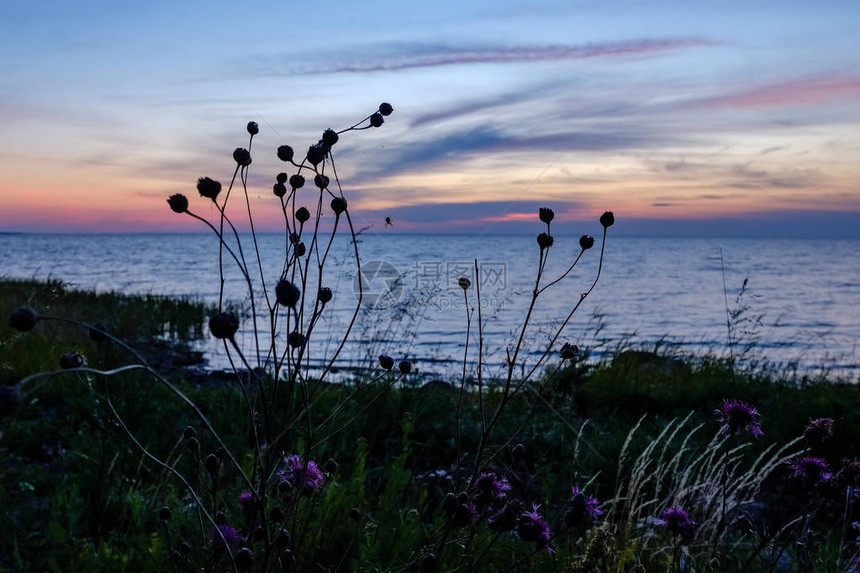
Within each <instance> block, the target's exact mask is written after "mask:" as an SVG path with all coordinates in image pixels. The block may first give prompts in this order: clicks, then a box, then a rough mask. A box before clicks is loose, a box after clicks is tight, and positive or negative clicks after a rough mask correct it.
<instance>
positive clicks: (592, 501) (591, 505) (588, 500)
mask: <svg viewBox="0 0 860 573" xmlns="http://www.w3.org/2000/svg"><path fill="white" fill-rule="evenodd" d="M570 493H571V495H572V496H573V497H574V498H578V497H579V496H583V498H584V501H585V511H586V513H588V515H590V516H591V517H592V519H597V518H598V517H600V516H601V515H603V508H602V507H601V506H600V502H599V501H598V500H597V498H596V497H594V496H593V495H589V496H587V497H586V496H585V492H583V491H582V490H581V489H579V488H578V487H576V486H573V487H572V488H570Z"/></svg>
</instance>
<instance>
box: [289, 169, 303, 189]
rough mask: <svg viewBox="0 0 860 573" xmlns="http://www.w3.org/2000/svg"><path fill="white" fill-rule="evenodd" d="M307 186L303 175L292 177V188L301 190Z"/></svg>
mask: <svg viewBox="0 0 860 573" xmlns="http://www.w3.org/2000/svg"><path fill="white" fill-rule="evenodd" d="M304 186H305V178H304V176H302V175H299V174H298V173H296V174H295V175H291V176H290V187H292V188H293V189H301V188H302V187H304Z"/></svg>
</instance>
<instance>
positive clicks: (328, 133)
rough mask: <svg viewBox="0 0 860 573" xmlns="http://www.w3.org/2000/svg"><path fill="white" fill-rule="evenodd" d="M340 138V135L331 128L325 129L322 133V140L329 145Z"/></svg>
mask: <svg viewBox="0 0 860 573" xmlns="http://www.w3.org/2000/svg"><path fill="white" fill-rule="evenodd" d="M339 139H340V136H339V135H338V134H337V132H336V131H335V130H333V129H327V130H325V131H324V132H323V134H322V142H323V143H324V144H326V145H327V146H329V147H331V146H332V145H334V144H335V143H337V141H338V140H339Z"/></svg>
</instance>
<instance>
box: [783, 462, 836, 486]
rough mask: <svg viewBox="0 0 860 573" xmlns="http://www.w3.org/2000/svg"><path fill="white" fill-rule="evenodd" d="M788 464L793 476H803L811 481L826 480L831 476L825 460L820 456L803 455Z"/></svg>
mask: <svg viewBox="0 0 860 573" xmlns="http://www.w3.org/2000/svg"><path fill="white" fill-rule="evenodd" d="M789 464H790V465H791V469H792V470H793V471H794V477H796V478H803V479H805V480H806V481H809V482H812V483H818V482H822V481H827V480H829V479H830V478H831V477H832V476H833V474H832V473H830V472H829V471H828V469H827V462H825V461H824V460H822V459H821V458H814V457H803V458H798V459H796V460H794V461H793V462H789Z"/></svg>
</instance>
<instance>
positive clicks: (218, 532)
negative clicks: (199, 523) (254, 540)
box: [209, 523, 245, 549]
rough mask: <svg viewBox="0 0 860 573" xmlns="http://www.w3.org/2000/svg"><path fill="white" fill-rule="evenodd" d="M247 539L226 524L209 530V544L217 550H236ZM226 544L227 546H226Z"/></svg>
mask: <svg viewBox="0 0 860 573" xmlns="http://www.w3.org/2000/svg"><path fill="white" fill-rule="evenodd" d="M244 541H245V539H244V538H243V537H242V536H241V535H239V532H238V531H237V530H236V528H235V527H230V526H229V525H227V524H226V523H222V524H219V525H217V526H216V527H213V528H212V529H210V530H209V543H211V544H212V545H214V546H215V548H216V549H225V548H226V547H229V548H230V549H236V548H237V547H239V546H240V545H241V544H242V543H244ZM225 543H226V545H225Z"/></svg>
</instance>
